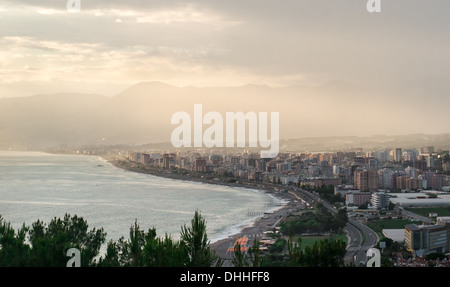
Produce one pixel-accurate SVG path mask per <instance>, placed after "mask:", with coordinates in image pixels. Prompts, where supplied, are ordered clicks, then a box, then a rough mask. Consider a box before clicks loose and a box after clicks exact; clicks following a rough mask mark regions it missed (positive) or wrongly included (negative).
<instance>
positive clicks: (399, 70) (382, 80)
mask: <svg viewBox="0 0 450 287" xmlns="http://www.w3.org/2000/svg"><path fill="white" fill-rule="evenodd" d="M66 4H67V1H66V0H2V1H0V98H5V97H16V96H29V95H33V94H38V93H56V92H83V93H96V94H100V95H105V96H114V95H115V94H117V93H119V92H120V91H122V90H123V89H125V88H127V87H129V86H132V85H134V84H136V83H139V82H146V81H161V82H165V83H168V84H171V85H175V86H178V87H183V86H197V87H210V86H239V85H247V84H256V85H267V86H270V87H284V86H292V85H305V86H313V85H324V84H326V83H328V82H333V81H343V82H348V83H352V84H356V85H362V86H367V87H386V88H389V89H391V90H395V89H399V90H404V88H405V87H408V88H411V87H415V88H417V89H426V88H429V87H433V89H434V92H433V96H434V97H436V98H437V99H439V97H447V94H448V92H447V91H448V89H447V88H448V82H449V81H448V80H449V79H450V71H449V69H448V67H449V66H450V56H449V53H448V51H449V50H450V49H449V48H450V37H449V32H450V17H448V15H449V13H450V2H449V1H448V0H433V1H426V0H389V1H387V0H381V8H382V9H381V12H380V13H369V12H368V11H367V9H366V4H367V1H366V0H343V1H335V0H283V1H276V0H227V1H223V0H196V1H173V0H151V1H137V0H132V1H124V0H122V1H119V0H80V4H81V6H80V11H79V12H71V11H68V9H67V5H66Z"/></svg>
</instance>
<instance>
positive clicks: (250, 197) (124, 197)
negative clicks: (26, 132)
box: [0, 151, 279, 242]
mask: <svg viewBox="0 0 450 287" xmlns="http://www.w3.org/2000/svg"><path fill="white" fill-rule="evenodd" d="M277 203H279V201H278V199H276V198H275V197H273V196H270V195H269V194H266V193H264V192H262V191H259V190H253V189H247V188H236V187H228V186H221V185H213V184H204V183H196V182H187V181H178V180H172V179H167V178H162V177H156V176H152V175H147V174H140V173H133V172H129V171H125V170H122V169H119V168H116V167H114V166H113V165H111V164H110V163H108V162H106V161H105V160H103V159H102V158H100V157H96V156H84V155H61V154H47V153H41V152H16V151H0V215H2V216H3V218H4V220H5V221H7V222H10V223H11V224H12V225H13V227H15V228H16V229H17V228H19V227H20V226H22V224H24V223H25V225H27V226H31V224H32V223H33V222H35V221H36V220H38V219H40V220H42V221H44V222H45V223H48V222H50V220H51V219H52V218H54V217H60V218H62V217H63V216H64V215H65V214H66V213H68V214H70V215H75V214H76V215H77V216H81V217H83V218H84V219H85V220H87V222H88V224H89V228H93V227H95V228H104V230H105V231H106V232H107V241H109V240H114V241H116V240H118V239H119V238H120V237H121V236H123V237H125V238H126V239H128V238H129V229H130V227H131V226H132V225H133V224H134V222H135V221H137V223H138V224H139V225H140V228H141V229H144V230H147V229H149V228H153V227H154V228H156V231H157V233H158V235H159V236H164V235H165V234H168V235H171V236H172V237H173V238H175V239H178V238H179V234H180V231H181V226H182V225H184V224H187V225H189V224H190V221H191V219H192V218H193V216H194V212H195V211H196V210H198V211H200V213H201V214H202V215H203V216H204V217H205V218H206V221H207V232H208V237H209V239H210V240H211V242H215V241H217V240H219V239H222V238H226V237H227V236H229V235H232V234H235V233H237V232H238V231H239V230H240V229H242V228H243V227H245V226H247V225H249V224H251V223H252V222H254V221H255V220H256V219H257V218H258V217H257V216H249V215H248V214H249V213H253V214H254V213H255V212H259V213H262V212H264V211H269V210H270V209H271V207H270V206H274V205H276V204H277ZM272 209H273V207H272Z"/></svg>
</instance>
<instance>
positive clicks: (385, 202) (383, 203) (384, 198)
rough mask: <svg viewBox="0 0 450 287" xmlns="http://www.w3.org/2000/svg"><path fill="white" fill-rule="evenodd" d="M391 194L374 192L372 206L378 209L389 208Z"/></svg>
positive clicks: (371, 200)
mask: <svg viewBox="0 0 450 287" xmlns="http://www.w3.org/2000/svg"><path fill="white" fill-rule="evenodd" d="M389 203H390V201H389V194H387V193H385V192H372V194H371V198H370V204H371V205H372V206H373V207H374V208H376V209H383V208H388V207H389Z"/></svg>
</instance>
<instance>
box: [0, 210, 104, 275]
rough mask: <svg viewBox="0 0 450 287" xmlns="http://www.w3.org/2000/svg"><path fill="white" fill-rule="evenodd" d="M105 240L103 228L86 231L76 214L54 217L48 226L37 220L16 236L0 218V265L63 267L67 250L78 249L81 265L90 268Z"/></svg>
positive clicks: (83, 223) (82, 221) (81, 219)
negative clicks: (27, 241) (27, 239)
mask: <svg viewBox="0 0 450 287" xmlns="http://www.w3.org/2000/svg"><path fill="white" fill-rule="evenodd" d="M27 234H28V235H29V243H26V238H27ZM105 238H106V233H105V232H104V231H103V229H99V230H96V229H95V228H94V229H92V230H90V231H88V224H87V222H86V221H85V220H83V218H81V217H77V216H76V215H75V216H73V217H71V216H70V215H69V214H66V215H65V216H64V218H63V219H59V218H58V219H57V218H54V219H52V220H51V222H50V223H49V224H48V225H46V224H44V223H43V222H42V221H40V220H38V221H36V222H34V223H33V224H32V227H31V228H27V227H25V225H24V226H23V227H22V228H21V229H19V230H18V232H17V234H16V233H15V231H14V230H13V229H12V228H11V226H10V224H9V223H5V222H3V220H1V219H0V266H30V267H44V266H45V267H65V266H66V264H67V261H68V259H69V258H68V257H67V256H66V252H67V250H68V249H70V248H77V249H78V250H80V253H81V264H82V266H92V265H94V264H95V261H94V258H95V257H96V256H97V255H98V253H99V250H100V247H101V245H102V244H103V243H104V241H105Z"/></svg>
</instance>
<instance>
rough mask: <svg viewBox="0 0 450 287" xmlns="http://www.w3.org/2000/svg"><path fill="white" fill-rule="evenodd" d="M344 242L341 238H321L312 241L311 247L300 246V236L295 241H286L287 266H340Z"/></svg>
mask: <svg viewBox="0 0 450 287" xmlns="http://www.w3.org/2000/svg"><path fill="white" fill-rule="evenodd" d="M345 248H346V244H345V242H343V241H342V240H334V241H330V240H328V239H323V240H320V241H318V242H317V241H316V242H314V245H313V246H312V247H309V246H308V247H306V248H302V246H301V238H299V239H298V241H297V242H296V243H292V239H289V241H288V252H289V261H288V263H287V264H288V266H297V267H342V266H344V256H345V252H346V249H345Z"/></svg>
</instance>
